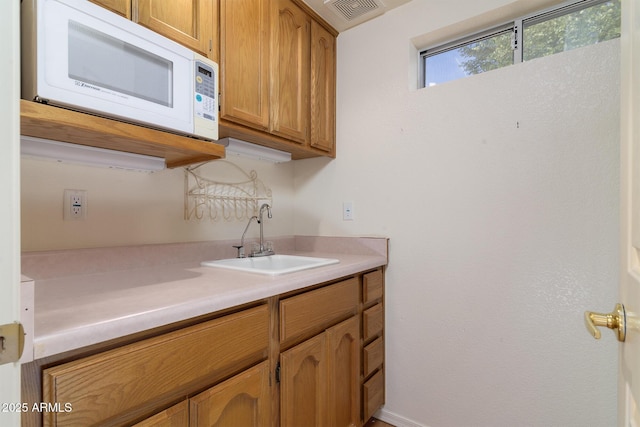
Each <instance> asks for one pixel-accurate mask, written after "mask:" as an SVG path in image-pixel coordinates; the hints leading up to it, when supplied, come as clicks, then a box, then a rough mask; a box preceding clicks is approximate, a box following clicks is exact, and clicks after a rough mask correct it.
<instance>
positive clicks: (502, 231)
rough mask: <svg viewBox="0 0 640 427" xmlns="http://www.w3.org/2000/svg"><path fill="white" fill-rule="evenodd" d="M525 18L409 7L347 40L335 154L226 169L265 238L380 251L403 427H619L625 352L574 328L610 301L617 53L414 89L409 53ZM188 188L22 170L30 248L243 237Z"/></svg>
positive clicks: (601, 51) (477, 6)
mask: <svg viewBox="0 0 640 427" xmlns="http://www.w3.org/2000/svg"><path fill="white" fill-rule="evenodd" d="M537 1H538V2H544V1H546V0H537ZM522 3H526V4H525V5H522ZM532 3H535V2H534V1H533V0H526V1H518V2H511V1H508V0H483V1H482V2H478V1H472V0H470V1H465V2H464V7H462V6H461V2H450V1H436V0H413V1H412V2H410V3H408V4H407V5H405V6H402V7H400V8H398V9H395V10H393V11H391V12H389V13H387V14H385V15H384V16H382V17H381V18H378V19H376V20H374V21H371V22H369V23H367V24H364V25H362V26H359V27H356V28H353V29H351V30H349V31H347V32H345V33H343V34H341V35H340V36H339V38H338V103H337V105H338V111H337V114H338V117H337V123H338V130H337V137H338V153H337V155H338V158H337V159H336V160H332V161H330V160H327V159H311V160H303V161H297V162H294V163H292V164H282V165H270V164H265V163H259V162H252V161H248V160H238V161H237V163H238V164H240V165H241V166H243V167H244V168H245V169H247V170H250V169H256V170H257V171H258V174H259V176H260V178H261V179H263V181H264V182H265V183H266V184H268V185H269V186H271V188H272V190H273V196H274V212H273V215H274V218H273V219H272V220H271V221H269V222H268V223H267V224H266V227H267V228H266V232H265V233H266V234H267V235H289V234H293V233H296V234H320V235H384V236H388V237H390V239H391V240H390V249H391V253H390V256H391V259H390V265H389V269H388V274H387V300H386V302H387V343H386V344H387V362H388V363H387V405H386V406H385V412H384V413H383V416H384V417H386V418H387V419H390V420H393V421H394V422H395V423H397V424H398V425H412V423H415V424H416V425H424V426H431V427H449V426H451V427H461V426H474V427H476V426H487V427H489V426H490V427H495V426H514V425H518V426H540V427H548V426H563V427H565V426H585V425H589V426H611V425H614V423H615V393H616V387H615V378H616V349H617V345H616V342H615V340H614V338H613V335H612V334H608V333H605V334H603V339H602V340H601V341H595V340H593V339H592V338H591V337H590V336H589V335H588V334H587V332H586V331H585V330H584V326H583V324H582V313H583V311H584V310H587V309H589V310H601V311H606V310H610V309H611V308H612V307H613V305H614V303H615V300H616V292H615V288H616V285H617V280H618V279H617V277H618V273H617V265H618V262H617V258H618V252H617V250H618V246H617V241H618V239H617V235H618V193H617V191H618V163H619V162H618V139H619V128H618V121H619V105H618V99H619V96H618V94H619V78H618V72H619V69H618V62H619V53H618V50H619V45H618V42H617V41H614V42H610V43H606V44H603V45H600V46H595V47H591V48H586V49H582V50H578V51H574V52H570V53H567V54H562V55H556V56H553V57H550V58H545V59H540V60H536V61H532V62H529V63H525V64H522V65H518V66H514V67H510V68H507V69H502V70H498V71H494V72H491V73H487V74H484V75H480V76H475V77H472V78H468V79H464V80H460V81H456V82H451V83H448V84H444V85H441V86H438V87H434V88H429V89H426V90H417V91H416V90H411V89H410V88H411V87H412V86H415V80H414V79H413V77H412V76H414V75H415V70H414V68H413V66H414V64H413V63H412V59H411V58H412V57H411V54H412V52H414V51H415V47H414V46H413V44H412V43H410V40H411V39H414V38H418V39H420V40H421V41H423V40H428V39H429V37H430V35H431V34H432V33H431V32H434V34H435V33H437V36H438V37H443V34H446V33H447V31H448V29H447V28H444V29H443V27H446V26H447V25H449V24H451V25H453V24H456V23H459V22H463V21H466V20H471V21H467V22H465V23H464V25H461V26H462V27H464V28H466V26H469V25H480V24H481V23H479V20H478V19H475V18H474V19H472V17H474V16H476V15H480V16H485V15H486V16H485V18H487V19H498V15H500V14H499V13H495V12H492V11H491V9H492V8H494V7H499V6H505V7H507V6H508V7H511V6H513V5H514V4H515V5H516V6H517V7H523V8H524V7H525V6H526V7H530V6H531V4H532ZM514 7H515V6H514ZM504 12H505V9H503V10H502V11H501V13H504ZM507 12H508V10H507ZM500 19H502V18H500ZM414 61H415V60H414ZM210 167H211V168H213V169H215V168H216V166H215V164H214V165H212V166H210ZM65 188H75V189H86V190H88V194H89V218H88V219H87V221H85V222H73V223H69V222H64V221H62V192H63V190H64V189H65ZM183 192H184V188H183V175H182V170H181V169H178V170H168V171H163V172H160V173H154V174H151V175H146V174H139V173H132V172H124V171H117V170H106V169H96V168H90V167H84V166H75V165H64V164H57V163H49V162H44V161H38V160H29V159H23V161H22V219H23V221H22V236H21V237H22V247H23V250H29V251H30V250H44V249H63V248H77V247H93V246H116V245H126V244H143V243H168V242H176V241H197V240H209V239H232V238H239V236H240V234H241V233H242V230H243V229H244V225H245V222H244V221H235V222H229V223H225V222H219V223H209V222H202V223H187V222H185V221H184V220H183V216H182V209H183ZM343 201H353V202H354V207H355V217H356V220H355V221H352V222H344V221H342V212H341V210H342V202H343ZM256 233H257V230H256V229H255V228H254V229H253V230H252V231H251V232H250V234H251V235H252V236H254V237H255V236H256ZM593 390H597V393H596V392H594V391H593Z"/></svg>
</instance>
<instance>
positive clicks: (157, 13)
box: [132, 0, 218, 61]
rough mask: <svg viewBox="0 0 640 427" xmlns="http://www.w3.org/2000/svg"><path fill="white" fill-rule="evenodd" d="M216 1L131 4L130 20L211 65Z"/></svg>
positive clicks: (215, 54) (215, 55) (137, 0)
mask: <svg viewBox="0 0 640 427" xmlns="http://www.w3.org/2000/svg"><path fill="white" fill-rule="evenodd" d="M215 2H216V0H133V17H132V18H133V20H134V21H135V22H137V23H138V24H141V25H144V26H145V27H147V28H149V29H151V30H153V31H155V32H157V33H160V34H162V35H163V36H165V37H167V38H169V39H171V40H174V41H176V42H178V43H180V44H182V45H184V46H186V47H188V48H189V49H191V50H193V51H195V52H198V53H199V54H201V55H203V56H206V57H208V58H210V59H212V60H214V61H217V59H218V52H217V45H218V40H217V36H216V35H217V31H214V28H216V26H215V25H214V23H216V22H217V21H218V17H217V10H218V7H217V3H215Z"/></svg>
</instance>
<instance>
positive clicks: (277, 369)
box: [276, 362, 280, 384]
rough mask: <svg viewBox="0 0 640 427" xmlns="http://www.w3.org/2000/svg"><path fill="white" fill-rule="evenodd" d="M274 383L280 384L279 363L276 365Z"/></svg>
mask: <svg viewBox="0 0 640 427" xmlns="http://www.w3.org/2000/svg"><path fill="white" fill-rule="evenodd" d="M276 383H277V384H280V362H278V364H277V365H276Z"/></svg>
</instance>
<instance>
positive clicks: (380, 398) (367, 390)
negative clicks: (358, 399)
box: [362, 371, 384, 422]
mask: <svg viewBox="0 0 640 427" xmlns="http://www.w3.org/2000/svg"><path fill="white" fill-rule="evenodd" d="M362 399H363V402H364V420H365V422H366V421H367V420H368V419H369V418H371V417H372V416H373V414H374V412H376V411H377V410H378V409H379V408H380V407H381V406H382V405H383V404H384V374H383V372H382V371H378V373H376V374H375V375H374V376H372V377H371V379H370V380H369V381H367V382H366V383H364V385H363V386H362Z"/></svg>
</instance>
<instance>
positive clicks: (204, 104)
mask: <svg viewBox="0 0 640 427" xmlns="http://www.w3.org/2000/svg"><path fill="white" fill-rule="evenodd" d="M195 72H196V87H195V92H196V102H195V105H196V110H195V112H196V115H197V116H198V117H201V118H203V119H206V120H212V121H215V120H216V113H217V108H218V106H217V103H216V74H215V70H214V69H213V68H212V67H210V66H209V65H207V64H205V63H204V62H200V61H196V66H195Z"/></svg>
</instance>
